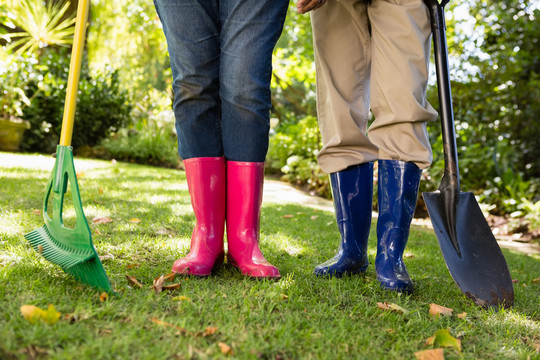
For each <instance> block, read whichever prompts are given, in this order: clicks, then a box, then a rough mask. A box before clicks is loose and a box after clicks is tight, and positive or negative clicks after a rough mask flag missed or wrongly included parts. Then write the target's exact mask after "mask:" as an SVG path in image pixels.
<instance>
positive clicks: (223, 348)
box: [218, 342, 232, 355]
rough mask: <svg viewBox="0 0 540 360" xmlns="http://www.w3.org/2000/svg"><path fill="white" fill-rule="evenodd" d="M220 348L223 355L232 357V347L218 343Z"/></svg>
mask: <svg viewBox="0 0 540 360" xmlns="http://www.w3.org/2000/svg"><path fill="white" fill-rule="evenodd" d="M218 346H219V349H220V350H221V353H222V354H225V355H232V347H230V346H229V345H227V344H225V343H222V342H220V343H218Z"/></svg>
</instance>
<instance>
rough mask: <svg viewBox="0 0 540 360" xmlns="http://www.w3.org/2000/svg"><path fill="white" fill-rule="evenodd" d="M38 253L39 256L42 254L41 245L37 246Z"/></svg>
mask: <svg viewBox="0 0 540 360" xmlns="http://www.w3.org/2000/svg"><path fill="white" fill-rule="evenodd" d="M38 252H39V255H41V253H42V252H43V245H41V244H39V245H38Z"/></svg>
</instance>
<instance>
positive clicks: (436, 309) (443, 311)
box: [429, 303, 454, 316]
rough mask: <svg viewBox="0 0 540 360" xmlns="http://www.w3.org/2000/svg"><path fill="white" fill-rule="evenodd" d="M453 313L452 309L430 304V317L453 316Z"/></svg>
mask: <svg viewBox="0 0 540 360" xmlns="http://www.w3.org/2000/svg"><path fill="white" fill-rule="evenodd" d="M453 311H454V310H453V309H450V308H447V307H444V306H441V305H437V304H433V303H431V304H429V315H431V316H439V315H444V316H452V312H453Z"/></svg>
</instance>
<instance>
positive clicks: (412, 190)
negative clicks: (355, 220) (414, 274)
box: [375, 160, 422, 292]
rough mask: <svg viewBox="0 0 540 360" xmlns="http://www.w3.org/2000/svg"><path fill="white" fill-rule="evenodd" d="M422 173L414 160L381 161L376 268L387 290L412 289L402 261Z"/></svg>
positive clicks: (378, 277) (380, 280)
mask: <svg viewBox="0 0 540 360" xmlns="http://www.w3.org/2000/svg"><path fill="white" fill-rule="evenodd" d="M421 174H422V170H420V168H419V167H418V166H416V164H414V163H412V162H405V161H400V160H379V177H378V181H379V182H378V192H377V195H378V199H379V217H378V219H377V257H376V258H375V270H376V271H377V279H378V280H379V283H380V284H381V286H382V287H383V288H385V289H388V290H396V291H400V292H411V291H412V290H413V283H412V281H411V279H410V277H409V274H408V273H407V268H406V267H405V264H404V263H403V252H404V251H405V246H406V245H407V240H408V238H409V228H410V226H411V221H412V218H413V215H414V210H415V208H416V200H417V197H418V186H419V184H420V176H421Z"/></svg>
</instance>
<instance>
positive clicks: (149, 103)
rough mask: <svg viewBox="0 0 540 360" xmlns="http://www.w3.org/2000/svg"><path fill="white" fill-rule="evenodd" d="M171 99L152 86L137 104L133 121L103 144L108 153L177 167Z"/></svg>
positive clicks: (127, 159) (122, 158)
mask: <svg viewBox="0 0 540 360" xmlns="http://www.w3.org/2000/svg"><path fill="white" fill-rule="evenodd" d="M170 108H171V101H170V99H169V98H167V97H166V96H164V94H163V93H162V92H160V91H157V90H152V91H150V92H149V93H148V95H147V96H145V98H144V99H142V101H141V102H140V103H138V104H136V106H135V108H134V111H133V112H132V114H133V120H132V124H130V125H129V126H127V127H126V128H123V129H121V130H120V131H119V132H118V133H116V134H114V135H113V136H112V137H110V138H108V139H105V140H104V141H103V142H102V143H101V145H102V146H103V148H104V149H105V151H106V152H107V157H112V158H115V159H117V160H124V161H131V162H136V163H141V164H150V165H157V166H166V167H177V166H178V165H179V163H180V158H179V156H178V153H177V138H176V133H175V131H174V130H175V128H174V113H173V112H172V110H170Z"/></svg>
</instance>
